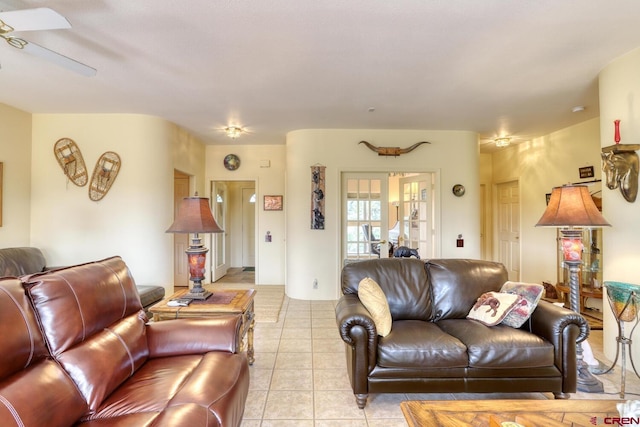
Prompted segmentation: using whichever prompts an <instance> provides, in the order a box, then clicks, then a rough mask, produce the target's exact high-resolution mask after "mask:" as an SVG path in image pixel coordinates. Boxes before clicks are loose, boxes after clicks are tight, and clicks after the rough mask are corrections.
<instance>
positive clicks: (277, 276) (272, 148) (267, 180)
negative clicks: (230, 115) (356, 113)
mask: <svg viewBox="0 0 640 427" xmlns="http://www.w3.org/2000/svg"><path fill="white" fill-rule="evenodd" d="M285 148H286V147H285V146H284V145H222V146H221V145H209V146H207V147H206V165H207V166H206V181H207V188H209V187H210V185H209V183H210V182H211V181H255V183H256V197H257V203H258V206H257V207H256V253H255V255H256V276H255V277H256V283H257V284H259V285H283V284H284V283H285V210H283V211H265V210H263V198H264V195H284V206H285V209H286V206H287V205H288V203H290V200H288V196H287V195H285V175H286V164H285V158H286V153H285ZM227 154H236V155H237V156H238V157H240V168H238V169H237V170H235V171H229V170H227V169H225V168H224V163H223V162H224V158H225V156H226V155H227ZM266 162H268V163H269V166H268V167H267V166H266ZM267 231H270V232H271V236H272V241H271V243H267V242H265V239H264V236H265V234H266V232H267ZM231 237H232V238H233V236H231ZM212 256H213V255H212Z"/></svg>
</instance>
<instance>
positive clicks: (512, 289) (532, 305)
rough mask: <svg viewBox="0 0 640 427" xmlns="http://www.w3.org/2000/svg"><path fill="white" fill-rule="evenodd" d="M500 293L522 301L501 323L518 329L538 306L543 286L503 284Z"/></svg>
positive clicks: (518, 283) (515, 283) (534, 284)
mask: <svg viewBox="0 0 640 427" xmlns="http://www.w3.org/2000/svg"><path fill="white" fill-rule="evenodd" d="M500 292H505V293H509V294H515V295H520V296H521V297H522V300H521V301H520V303H518V305H517V306H516V307H514V309H513V310H511V312H510V313H509V314H507V316H506V317H505V318H504V320H503V321H502V323H503V324H505V325H507V326H511V327H512V328H519V327H520V326H522V325H524V322H526V321H527V319H529V317H530V316H531V313H533V310H535V309H536V307H537V306H538V302H539V301H540V298H542V294H543V293H544V286H542V285H538V284H537V283H523V282H505V284H504V285H502V289H500Z"/></svg>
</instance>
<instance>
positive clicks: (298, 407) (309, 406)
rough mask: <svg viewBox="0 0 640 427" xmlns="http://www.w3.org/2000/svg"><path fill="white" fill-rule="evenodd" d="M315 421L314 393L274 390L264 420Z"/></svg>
mask: <svg viewBox="0 0 640 427" xmlns="http://www.w3.org/2000/svg"><path fill="white" fill-rule="evenodd" d="M305 419H307V420H313V392H312V391H286V390H283V391H281V390H272V391H270V392H269V396H268V398H267V403H266V405H265V409H264V417H263V420H305Z"/></svg>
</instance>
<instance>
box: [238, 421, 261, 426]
mask: <svg viewBox="0 0 640 427" xmlns="http://www.w3.org/2000/svg"><path fill="white" fill-rule="evenodd" d="M260 424H262V420H247V419H243V420H242V422H241V423H240V427H260Z"/></svg>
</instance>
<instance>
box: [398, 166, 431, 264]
mask: <svg viewBox="0 0 640 427" xmlns="http://www.w3.org/2000/svg"><path fill="white" fill-rule="evenodd" d="M399 194H400V203H399V207H400V209H399V222H400V230H402V231H403V232H400V234H399V236H398V246H407V247H409V248H411V249H417V250H418V254H419V255H420V258H423V259H429V258H434V257H436V256H438V251H437V241H438V239H437V236H436V234H437V228H436V223H437V221H436V209H435V207H436V203H435V175H434V174H433V173H421V174H415V175H409V176H407V177H405V178H401V179H400V193H399Z"/></svg>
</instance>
